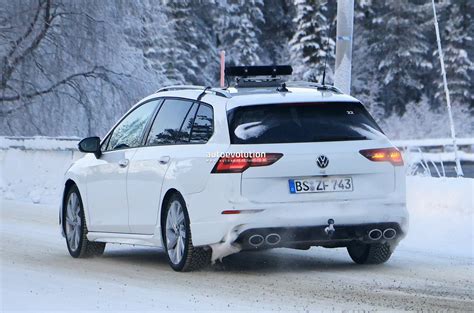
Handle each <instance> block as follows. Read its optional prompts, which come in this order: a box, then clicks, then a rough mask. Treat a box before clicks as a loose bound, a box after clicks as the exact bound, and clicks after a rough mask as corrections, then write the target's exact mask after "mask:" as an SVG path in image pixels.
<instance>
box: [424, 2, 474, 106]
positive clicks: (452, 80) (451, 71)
mask: <svg viewBox="0 0 474 313" xmlns="http://www.w3.org/2000/svg"><path fill="white" fill-rule="evenodd" d="M437 9H438V12H437V13H438V17H439V18H440V21H439V22H440V25H439V26H440V35H441V44H442V47H443V55H444V63H445V69H446V77H447V80H448V86H449V91H450V97H451V102H452V104H453V105H454V106H458V105H463V104H467V105H469V106H470V108H471V109H474V62H473V61H474V38H473V36H474V33H473V31H474V28H473V23H472V19H473V18H474V3H473V2H472V0H457V1H453V2H451V1H448V0H444V1H443V2H442V3H440V5H438V6H437ZM433 32H434V26H433ZM434 54H435V57H436V60H435V61H434V62H437V63H436V64H435V73H434V76H435V78H436V80H435V86H434V88H435V90H436V93H435V99H436V100H438V102H441V103H440V104H441V105H445V103H446V97H445V93H444V85H443V79H442V77H441V67H440V65H439V61H438V50H437V49H436V50H435V52H434Z"/></svg>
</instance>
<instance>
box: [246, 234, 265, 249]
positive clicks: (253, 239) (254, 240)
mask: <svg viewBox="0 0 474 313" xmlns="http://www.w3.org/2000/svg"><path fill="white" fill-rule="evenodd" d="M264 241H265V238H263V236H262V235H258V234H257V235H252V236H250V238H249V244H250V245H251V246H253V247H260V246H261V245H262V244H263V242H264Z"/></svg>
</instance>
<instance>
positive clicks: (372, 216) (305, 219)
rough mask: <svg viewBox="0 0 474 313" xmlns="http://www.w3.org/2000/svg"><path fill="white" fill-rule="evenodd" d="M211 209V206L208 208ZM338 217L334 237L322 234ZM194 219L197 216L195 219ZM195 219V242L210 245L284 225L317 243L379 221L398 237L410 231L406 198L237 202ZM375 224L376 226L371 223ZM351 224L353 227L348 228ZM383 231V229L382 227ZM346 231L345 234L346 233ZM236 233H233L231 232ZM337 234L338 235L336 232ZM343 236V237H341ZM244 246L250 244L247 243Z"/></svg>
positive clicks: (350, 236) (356, 235)
mask: <svg viewBox="0 0 474 313" xmlns="http://www.w3.org/2000/svg"><path fill="white" fill-rule="evenodd" d="M207 209H209V207H208V208H207ZM230 209H231V210H240V212H241V213H240V214H230V215H227V214H221V212H222V211H224V210H230ZM330 219H332V220H333V221H334V228H335V230H336V231H335V236H336V237H334V238H327V237H324V238H322V237H318V236H317V234H322V233H321V229H323V230H324V228H326V227H327V226H328V220H330ZM191 221H193V219H191ZM194 221H195V222H191V223H192V224H191V230H192V234H193V244H194V245H195V246H203V245H210V244H215V243H219V242H224V241H226V240H228V238H233V242H236V243H239V242H240V241H242V240H243V239H242V238H245V236H246V234H248V233H249V231H250V230H259V229H262V230H267V229H274V228H276V229H280V230H281V232H282V233H284V234H286V232H284V231H283V230H285V229H289V230H291V231H290V232H289V233H290V234H291V233H293V234H297V240H296V241H309V242H312V243H314V245H324V244H325V243H326V241H327V240H329V241H331V242H334V241H337V240H339V239H340V240H355V239H361V240H362V239H364V236H366V235H367V234H368V233H367V232H368V231H370V229H368V228H366V226H367V225H369V228H370V227H372V226H376V225H375V224H383V225H385V226H384V227H386V228H388V227H389V226H391V227H392V228H393V227H394V228H395V229H396V231H397V237H396V239H397V240H401V239H402V238H403V237H404V236H405V235H406V233H407V232H408V222H409V220H408V211H407V209H406V205H405V203H404V202H402V203H393V202H388V201H387V199H377V200H375V199H371V200H351V201H332V202H317V203H315V202H297V203H278V204H269V205H265V204H255V203H240V204H237V203H235V204H233V205H232V207H231V208H229V207H224V208H223V210H221V211H219V212H216V213H215V214H213V218H212V219H211V218H207V221H202V222H201V221H199V220H194ZM371 225H372V226H371ZM348 227H349V228H348ZM382 231H383V229H382ZM344 233H345V234H346V235H343V234H344ZM229 234H232V236H229ZM336 234H337V235H336ZM340 236H342V237H340ZM243 248H246V247H245V246H243Z"/></svg>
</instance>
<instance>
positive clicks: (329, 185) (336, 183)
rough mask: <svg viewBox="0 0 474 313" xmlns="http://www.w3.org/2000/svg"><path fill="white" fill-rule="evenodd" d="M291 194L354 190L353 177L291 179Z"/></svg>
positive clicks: (289, 181)
mask: <svg viewBox="0 0 474 313" xmlns="http://www.w3.org/2000/svg"><path fill="white" fill-rule="evenodd" d="M288 183H289V185H290V193H311V192H343V191H352V190H354V185H353V184H352V177H318V178H307V179H290V180H288Z"/></svg>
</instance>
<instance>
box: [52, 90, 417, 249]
mask: <svg viewBox="0 0 474 313" xmlns="http://www.w3.org/2000/svg"><path fill="white" fill-rule="evenodd" d="M289 90H290V92H287V93H280V92H276V91H275V90H273V89H272V90H269V89H268V88H267V89H265V90H260V89H258V88H257V89H252V88H250V89H248V90H238V91H237V90H232V89H229V90H228V92H229V94H230V95H231V97H223V96H218V95H215V94H212V93H206V94H204V95H203V96H202V98H201V101H202V102H204V103H207V104H209V105H211V106H212V107H213V110H214V133H213V135H212V137H211V138H210V139H209V141H208V142H207V143H206V144H186V145H169V146H151V147H138V148H133V149H124V150H118V151H112V152H105V153H104V154H103V156H101V157H100V158H99V159H97V158H96V157H95V156H94V155H92V154H88V155H86V156H84V157H83V158H82V159H79V160H78V161H76V162H75V163H74V164H73V165H72V166H71V168H70V169H69V170H68V171H67V173H66V175H65V181H64V182H65V183H66V181H67V180H71V181H73V182H74V183H75V184H76V185H77V186H78V188H79V191H80V192H81V196H82V199H83V203H84V210H85V214H86V221H87V224H88V227H89V234H88V235H87V236H88V238H89V239H90V240H96V241H103V242H118V243H130V244H143V245H151V246H162V238H161V210H162V207H163V200H164V198H165V196H166V195H167V194H168V193H169V192H175V191H177V192H179V193H180V194H181V196H182V197H183V199H184V201H185V203H186V207H187V209H188V213H189V218H190V222H191V231H192V238H193V243H194V245H195V246H207V245H213V244H217V243H221V242H224V241H225V240H226V238H228V236H229V233H230V232H235V233H237V234H238V233H242V232H244V231H245V230H247V229H250V228H255V227H277V226H278V227H290V226H319V225H325V224H327V223H328V219H333V220H334V221H335V227H336V229H337V225H343V224H354V223H355V224H357V223H379V222H394V223H398V224H399V225H400V227H401V229H402V230H403V232H404V233H406V231H407V230H408V212H407V209H406V203H405V202H406V200H405V169H404V167H403V166H393V165H392V164H390V163H388V162H379V163H376V162H372V161H369V160H368V159H366V158H365V157H363V156H362V155H361V154H360V153H359V150H361V149H371V148H385V147H392V146H393V145H392V144H391V143H390V141H389V140H388V139H387V138H386V137H385V136H384V135H383V134H382V135H381V137H380V139H377V140H361V141H351V142H321V143H298V144H264V145H231V144H230V137H229V126H228V121H227V111H228V110H231V109H233V108H236V107H238V106H245V105H257V104H269V103H300V102H318V101H324V102H358V101H357V100H356V99H355V98H353V97H350V96H348V95H342V94H338V93H335V92H333V91H319V90H316V89H314V88H289ZM201 94H202V90H179V91H165V92H159V93H157V94H153V95H151V96H149V97H147V98H145V99H143V100H141V101H140V102H139V103H137V104H136V105H135V106H133V107H132V108H131V109H130V111H131V110H133V108H134V107H136V106H137V105H140V104H141V103H143V102H145V101H148V100H151V99H155V98H166V97H173V98H176V97H178V98H184V99H191V100H196V99H197V98H198V96H200V95H201ZM130 111H129V112H130ZM119 122H120V121H119ZM119 122H117V124H118V123H119ZM117 124H116V125H117ZM114 127H115V126H114ZM112 130H113V128H112ZM112 130H111V131H112ZM109 133H110V132H109ZM109 133H108V134H107V135H106V136H105V137H104V138H106V137H107V136H108V135H109ZM257 150H258V151H257ZM245 151H249V152H265V153H272V152H273V153H283V157H282V158H281V159H280V160H278V161H277V162H276V163H274V164H273V165H271V166H266V167H259V168H249V169H247V170H246V171H244V172H243V173H236V174H223V173H219V174H211V171H212V169H213V167H214V165H215V164H216V162H217V160H218V158H219V156H220V155H221V154H222V153H229V152H245ZM322 154H324V155H325V156H327V157H328V158H329V162H330V163H329V165H328V167H327V168H325V169H321V168H319V167H318V166H317V164H316V159H317V157H318V156H319V155H322ZM162 157H169V160H168V162H167V163H166V164H162V163H160V159H161V158H162ZM122 159H128V160H129V165H128V166H127V167H125V168H120V166H118V165H117V162H118V161H119V160H122ZM113 172H115V173H116V174H117V175H116V176H115V177H111V174H112V173H113ZM347 175H349V176H351V177H352V178H353V182H354V186H355V187H354V188H356V189H355V190H354V191H353V192H347V193H319V194H316V193H309V194H290V193H289V190H288V180H289V179H292V178H304V177H318V176H324V177H326V176H347ZM124 206H126V209H124ZM61 210H62V209H61ZM226 210H238V211H240V214H232V215H226V214H222V212H223V211H226ZM125 220H126V222H124V221H125Z"/></svg>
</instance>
